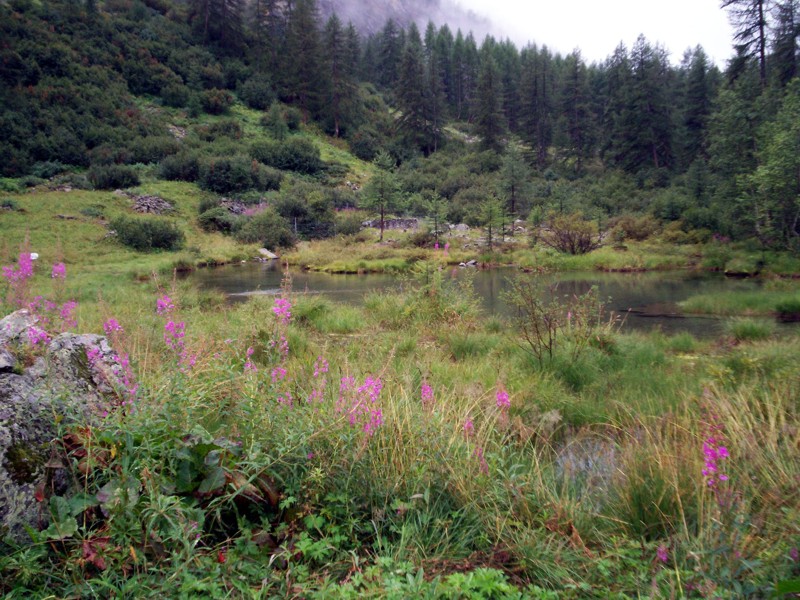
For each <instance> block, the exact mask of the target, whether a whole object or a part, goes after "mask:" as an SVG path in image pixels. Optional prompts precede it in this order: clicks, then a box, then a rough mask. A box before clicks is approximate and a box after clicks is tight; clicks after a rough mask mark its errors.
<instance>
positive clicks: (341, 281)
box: [190, 261, 762, 337]
mask: <svg viewBox="0 0 800 600" xmlns="http://www.w3.org/2000/svg"><path fill="white" fill-rule="evenodd" d="M291 275H292V289H293V291H294V292H299V293H309V294H323V295H325V296H327V297H329V298H330V299H331V300H334V301H337V302H346V303H351V304H359V303H361V302H362V301H363V298H364V296H365V295H366V294H367V293H369V292H371V291H375V290H378V291H383V290H391V289H399V288H401V287H402V286H403V285H404V284H406V285H407V283H406V282H407V280H408V279H407V277H398V276H395V275H387V274H367V275H329V274H327V273H314V272H301V271H292V272H291ZM519 275H520V271H519V270H516V269H511V268H502V269H491V270H480V269H474V268H466V269H465V268H458V267H450V268H448V269H447V272H446V276H447V277H451V278H464V277H471V278H472V282H473V287H474V290H475V294H476V296H477V297H478V298H479V300H480V302H481V304H482V305H483V307H484V309H485V311H486V312H487V314H490V315H498V316H507V315H510V313H511V310H510V308H509V306H508V305H507V303H506V302H505V301H504V299H503V292H505V291H506V290H507V289H508V287H509V284H508V282H509V278H512V277H516V276H519ZM190 277H191V278H192V279H194V280H195V281H197V282H198V283H199V284H200V286H201V287H205V288H209V289H217V290H220V291H222V292H224V293H226V294H228V296H229V297H230V299H231V300H232V301H244V300H247V299H248V298H250V297H252V296H254V295H262V294H277V293H279V292H280V288H281V280H282V278H283V272H282V270H281V265H280V263H279V262H278V261H271V262H267V263H243V264H240V265H227V266H223V267H214V268H208V269H200V270H198V271H195V272H194V273H193V274H192V275H190ZM541 277H543V278H544V280H545V282H546V284H547V285H548V286H551V287H552V289H553V290H555V291H554V293H555V294H557V295H558V296H571V295H573V294H583V293H585V292H587V291H588V290H589V289H590V288H591V287H592V286H597V288H598V292H599V295H600V297H601V298H603V299H608V301H607V306H608V308H609V309H610V310H613V311H615V312H617V313H618V314H620V315H621V316H622V317H623V318H624V324H623V327H624V328H626V329H629V330H637V329H638V330H652V329H661V330H662V331H664V333H667V334H675V333H680V332H689V333H691V334H693V335H695V336H696V337H712V336H715V335H718V334H719V333H720V332H721V331H722V328H723V325H724V319H721V318H715V317H698V316H685V315H681V314H680V310H679V308H678V306H677V303H678V302H680V301H681V300H685V299H687V298H689V297H690V296H694V295H697V294H725V293H730V292H733V291H738V290H743V291H746V290H754V289H757V288H758V287H759V286H760V285H762V282H761V281H759V280H754V279H730V278H727V277H725V276H724V275H722V274H719V273H706V272H697V271H666V272H665V271H654V272H646V273H602V272H594V271H593V272H562V273H551V274H547V275H543V276H541Z"/></svg>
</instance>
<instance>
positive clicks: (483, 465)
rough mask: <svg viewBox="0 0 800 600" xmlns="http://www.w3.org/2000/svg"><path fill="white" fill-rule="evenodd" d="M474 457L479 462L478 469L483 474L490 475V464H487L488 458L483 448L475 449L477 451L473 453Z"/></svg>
mask: <svg viewBox="0 0 800 600" xmlns="http://www.w3.org/2000/svg"><path fill="white" fill-rule="evenodd" d="M472 456H473V457H474V458H475V459H476V460H477V461H478V469H479V470H480V472H481V474H483V475H488V474H489V463H487V462H486V457H485V456H484V455H483V448H481V447H477V448H475V450H474V451H473V452H472Z"/></svg>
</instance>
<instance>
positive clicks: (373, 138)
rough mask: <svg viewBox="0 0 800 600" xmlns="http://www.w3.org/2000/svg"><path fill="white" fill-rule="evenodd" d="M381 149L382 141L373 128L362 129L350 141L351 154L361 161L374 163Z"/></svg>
mask: <svg viewBox="0 0 800 600" xmlns="http://www.w3.org/2000/svg"><path fill="white" fill-rule="evenodd" d="M380 149H381V139H380V136H379V135H378V132H377V131H375V129H374V128H372V127H368V126H365V127H362V128H360V129H359V130H358V131H356V132H355V133H354V134H353V137H352V138H351V139H350V152H352V153H353V154H354V155H355V156H357V157H358V158H360V159H361V160H366V161H368V162H372V160H374V159H375V157H376V156H377V155H378V152H379V151H380Z"/></svg>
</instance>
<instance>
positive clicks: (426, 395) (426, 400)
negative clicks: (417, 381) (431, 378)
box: [420, 380, 433, 408]
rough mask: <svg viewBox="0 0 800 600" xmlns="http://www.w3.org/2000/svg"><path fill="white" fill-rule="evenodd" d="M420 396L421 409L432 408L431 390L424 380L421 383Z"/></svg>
mask: <svg viewBox="0 0 800 600" xmlns="http://www.w3.org/2000/svg"><path fill="white" fill-rule="evenodd" d="M420 396H421V397H422V406H423V408H430V407H431V406H433V388H432V387H431V386H430V385H429V384H428V382H427V381H425V380H423V381H422V387H421V388H420Z"/></svg>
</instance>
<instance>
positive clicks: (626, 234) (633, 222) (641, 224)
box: [612, 215, 658, 241]
mask: <svg viewBox="0 0 800 600" xmlns="http://www.w3.org/2000/svg"><path fill="white" fill-rule="evenodd" d="M613 230H614V231H613V233H612V237H613V238H614V239H615V240H620V241H622V240H636V241H642V240H646V239H647V238H649V237H650V236H652V235H653V234H655V233H656V232H657V231H658V221H656V220H655V219H654V218H653V217H652V216H650V215H642V216H640V217H635V216H633V215H623V216H621V217H619V218H618V219H616V220H615V222H614V223H613Z"/></svg>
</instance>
